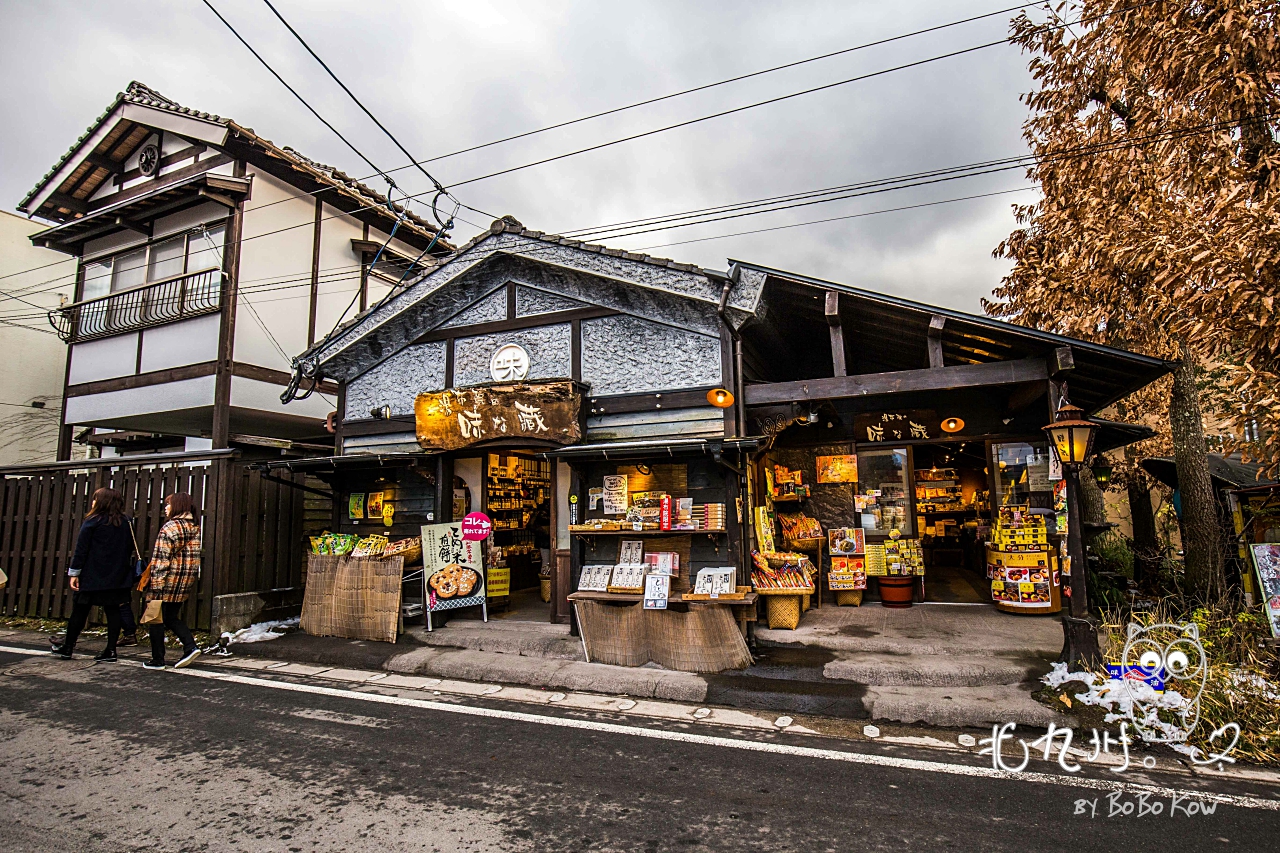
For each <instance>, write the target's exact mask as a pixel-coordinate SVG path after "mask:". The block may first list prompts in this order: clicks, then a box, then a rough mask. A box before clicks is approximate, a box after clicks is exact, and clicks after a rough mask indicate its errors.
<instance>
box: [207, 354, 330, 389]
mask: <svg viewBox="0 0 1280 853" xmlns="http://www.w3.org/2000/svg"><path fill="white" fill-rule="evenodd" d="M231 375H232V376H239V377H241V378H242V379H256V380H258V381H259V382H270V383H271V384H272V385H279V386H280V387H281V388H284V387H287V386H288V384H289V381H290V380H291V379H292V378H293V375H292V374H289V373H286V372H285V371H283V370H275V369H273V368H270V367H259V366H258V365H256V364H246V363H245V362H243V361H237V362H236V363H235V364H234V365H233V366H232V368H231ZM307 387H310V383H307ZM316 390H317V391H319V392H320V393H321V394H337V393H338V386H337V385H336V384H335V383H333V382H321V383H320V384H319V385H317V386H316Z"/></svg>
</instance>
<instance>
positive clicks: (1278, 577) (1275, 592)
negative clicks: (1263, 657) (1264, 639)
mask: <svg viewBox="0 0 1280 853" xmlns="http://www.w3.org/2000/svg"><path fill="white" fill-rule="evenodd" d="M1249 552H1250V553H1251V554H1253V565H1254V568H1256V569H1257V570H1258V589H1259V590H1261V592H1262V606H1263V608H1264V609H1265V610H1266V612H1267V623H1268V624H1269V625H1270V626H1271V636H1272V637H1280V544H1276V543H1261V544H1257V545H1250V546H1249Z"/></svg>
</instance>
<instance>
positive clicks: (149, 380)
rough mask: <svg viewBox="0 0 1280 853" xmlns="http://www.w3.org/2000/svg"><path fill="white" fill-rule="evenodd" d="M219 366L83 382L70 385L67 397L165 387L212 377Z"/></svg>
mask: <svg viewBox="0 0 1280 853" xmlns="http://www.w3.org/2000/svg"><path fill="white" fill-rule="evenodd" d="M217 364H218V363H217V362H216V361H202V362H199V363H197V364H185V365H183V366H182V367H170V368H168V369H166V370H153V371H151V372H149V373H133V374H130V375H128V376H120V377H117V378H115V379H99V380H97V381H95V382H81V383H80V384H78V385H68V386H67V390H66V396H68V397H83V396H85V395H86V394H103V393H106V392H108V391H126V390H128V389H130V388H145V387H147V386H148V385H163V384H164V383H166V382H179V381H181V380H183V379H195V378H197V377H200V376H212V375H213V373H214V370H215V369H216V367H217Z"/></svg>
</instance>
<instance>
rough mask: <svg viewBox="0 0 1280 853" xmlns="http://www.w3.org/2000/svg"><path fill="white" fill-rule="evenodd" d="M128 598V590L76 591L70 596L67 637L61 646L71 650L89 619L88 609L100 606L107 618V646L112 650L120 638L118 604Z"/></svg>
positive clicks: (107, 649) (108, 649)
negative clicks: (70, 604)
mask: <svg viewBox="0 0 1280 853" xmlns="http://www.w3.org/2000/svg"><path fill="white" fill-rule="evenodd" d="M128 600H129V590H127V589H121V590H102V591H95V592H77V593H75V594H74V595H73V596H72V598H71V602H72V606H71V618H70V619H69V620H68V621H67V638H66V639H65V640H63V641H62V647H63V648H64V649H66V650H67V651H71V650H72V649H74V648H75V647H76V640H77V639H79V637H80V632H81V631H83V630H84V626H85V624H86V623H87V622H88V621H89V611H90V610H92V609H93V608H94V607H101V608H102V613H103V615H104V616H106V619H107V648H106V651H109V652H114V651H115V650H116V642H117V641H119V639H120V604H121V602H126V601H128Z"/></svg>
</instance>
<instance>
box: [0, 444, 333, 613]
mask: <svg viewBox="0 0 1280 853" xmlns="http://www.w3.org/2000/svg"><path fill="white" fill-rule="evenodd" d="M85 466H86V467H83V468H79V469H77V468H73V467H70V466H68V465H67V464H66V463H63V464H57V465H50V466H48V467H47V468H35V469H33V468H31V467H29V466H24V467H23V469H22V470H21V471H18V472H15V470H14V469H7V470H6V471H5V472H3V473H0V568H3V569H4V570H5V572H6V573H7V574H8V575H9V584H8V586H7V587H6V588H5V589H3V590H0V614H3V615H6V616H27V617H40V618H47V619H65V618H67V617H68V616H69V615H70V613H71V589H70V587H69V586H68V585H67V573H66V570H67V566H68V565H69V564H70V562H71V556H72V554H73V553H74V549H75V540H76V533H77V532H78V531H79V529H80V524H81V522H83V520H84V516H85V514H86V513H87V512H88V510H89V501H90V498H91V496H92V495H93V492H94V490H95V489H98V488H100V487H103V486H109V487H112V488H115V489H119V490H120V491H121V492H122V493H123V494H124V498H125V507H126V512H127V513H128V514H129V515H131V516H133V517H134V518H136V519H137V528H138V545H139V547H140V548H141V549H142V556H143V559H149V558H150V555H151V550H152V547H153V545H154V542H155V537H156V534H157V533H158V532H159V530H160V526H161V525H162V524H163V523H164V518H163V516H164V498H165V496H166V495H169V494H173V493H174V492H187V493H188V494H190V495H191V496H192V497H193V498H194V499H195V503H196V507H197V509H198V511H199V515H200V522H201V527H202V534H203V546H204V547H203V554H202V559H201V563H202V571H201V575H200V581H199V584H198V586H197V591H196V595H195V609H194V611H193V610H192V609H191V608H190V607H188V610H187V619H188V620H189V621H190V622H192V624H193V625H194V626H196V627H201V628H208V627H209V625H210V620H211V615H212V607H213V599H214V597H215V596H219V595H227V594H231V593H240V592H257V591H263V590H270V589H280V588H286V587H301V586H302V585H303V582H304V580H305V574H306V549H305V543H306V536H307V535H308V534H309V533H313V532H315V531H312V530H310V529H309V528H311V527H314V526H315V523H314V521H312V520H311V519H310V518H309V516H310V517H312V518H314V517H316V516H317V513H315V512H314V511H312V512H307V503H308V498H307V495H308V494H312V495H313V494H314V493H308V492H304V491H302V490H300V489H297V488H294V487H292V486H290V485H287V483H286V482H280V481H287V482H296V483H298V484H302V483H303V481H304V476H305V475H303V474H290V473H287V472H286V473H282V474H280V476H279V480H270V479H266V478H264V477H263V476H262V474H261V473H260V472H258V471H253V470H249V469H248V468H247V467H246V465H245V464H244V463H241V462H239V461H237V460H236V459H234V458H232V457H230V456H224V457H218V458H212V459H210V458H205V459H202V460H199V461H195V462H177V461H173V460H163V461H156V460H147V459H146V458H145V457H134V458H128V457H125V458H123V459H121V460H120V461H119V462H116V461H114V460H113V461H111V462H107V461H106V460H93V461H92V462H87V463H85ZM306 484H307V485H310V486H311V487H312V488H315V487H316V486H317V485H320V484H317V483H316V481H314V480H307V483H306ZM311 502H314V499H311Z"/></svg>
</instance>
